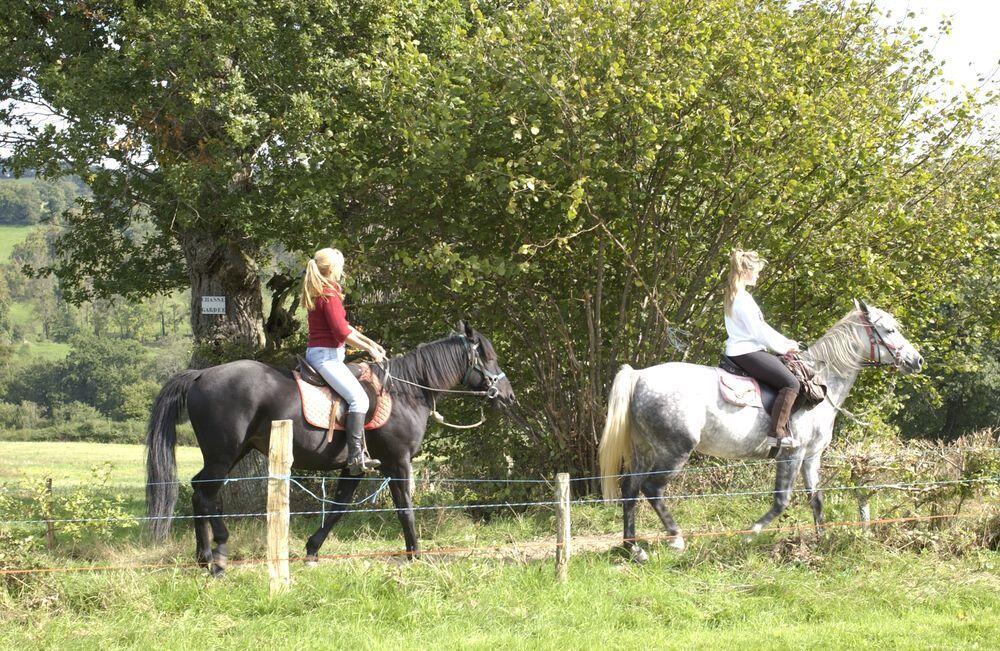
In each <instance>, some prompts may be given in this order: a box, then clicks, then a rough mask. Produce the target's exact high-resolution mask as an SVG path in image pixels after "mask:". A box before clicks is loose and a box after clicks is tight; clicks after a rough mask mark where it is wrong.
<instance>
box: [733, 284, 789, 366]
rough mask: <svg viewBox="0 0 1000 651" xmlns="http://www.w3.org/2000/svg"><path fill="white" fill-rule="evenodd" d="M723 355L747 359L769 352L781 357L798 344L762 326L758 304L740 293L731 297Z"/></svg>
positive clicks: (748, 295)
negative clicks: (758, 352) (731, 305)
mask: <svg viewBox="0 0 1000 651" xmlns="http://www.w3.org/2000/svg"><path fill="white" fill-rule="evenodd" d="M726 333H727V334H728V335H729V338H728V339H726V355H728V356H730V357H733V356H735V355H746V354H747V353H753V352H756V351H758V350H769V351H771V352H773V353H778V354H780V355H783V354H785V353H786V352H788V350H789V349H790V348H793V347H795V346H797V345H798V344H797V343H796V342H795V341H792V340H791V339H788V338H787V337H785V336H784V335H782V334H781V333H780V332H778V331H777V330H775V329H774V328H772V327H771V326H769V325H767V323H765V322H764V315H763V314H761V311H760V308H759V307H757V301H755V300H753V296H751V295H750V293H749V292H747V291H743V290H740V291H738V292H736V296H735V297H733V309H732V314H729V313H728V312H727V313H726Z"/></svg>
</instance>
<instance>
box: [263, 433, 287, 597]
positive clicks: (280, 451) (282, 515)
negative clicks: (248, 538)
mask: <svg viewBox="0 0 1000 651" xmlns="http://www.w3.org/2000/svg"><path fill="white" fill-rule="evenodd" d="M269 452H270V454H269V455H268V461H269V465H268V480H267V571H268V574H269V575H270V577H271V581H270V592H271V595H275V594H277V593H278V592H281V591H282V590H285V589H287V588H288V586H289V584H290V583H291V575H290V574H289V571H288V524H289V519H290V516H289V500H288V493H289V483H290V482H289V481H288V480H289V478H290V473H291V471H292V421H290V420H276V421H272V422H271V446H270V449H269Z"/></svg>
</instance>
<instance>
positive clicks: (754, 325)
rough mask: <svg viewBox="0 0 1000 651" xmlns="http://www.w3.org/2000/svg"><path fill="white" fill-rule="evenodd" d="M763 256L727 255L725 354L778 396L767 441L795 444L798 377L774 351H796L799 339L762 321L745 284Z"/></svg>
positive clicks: (787, 445)
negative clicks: (792, 423) (792, 424)
mask: <svg viewBox="0 0 1000 651" xmlns="http://www.w3.org/2000/svg"><path fill="white" fill-rule="evenodd" d="M763 267H764V260H762V259H761V258H760V256H758V255H757V253H756V252H755V251H740V250H734V251H733V252H732V254H731V255H730V258H729V282H728V284H727V286H726V333H727V334H728V335H729V338H728V339H726V356H727V357H729V358H731V359H732V360H733V361H734V362H735V363H736V364H737V365H738V366H739V367H740V368H742V369H743V370H744V371H746V372H747V373H749V374H750V375H751V376H752V377H754V378H756V379H757V380H759V381H761V382H764V383H765V384H767V385H769V386H771V387H773V388H774V389H776V390H777V391H778V396H777V398H776V399H775V402H774V408H773V409H772V410H771V437H770V438H769V439H768V443H770V444H771V445H780V446H781V447H784V448H794V447H797V446H798V442H797V441H796V440H795V438H794V437H793V436H791V435H790V434H789V432H788V418H789V416H790V415H791V413H792V405H793V404H794V403H795V398H796V397H797V396H798V395H799V381H798V380H797V379H796V378H795V376H794V375H792V373H791V371H789V370H788V369H787V368H786V367H785V365H784V364H782V363H781V360H780V359H778V358H777V356H776V355H784V354H786V353H797V352H799V345H798V343H796V342H794V341H792V340H791V339H788V338H787V337H785V336H783V335H782V334H781V333H779V332H778V331H776V330H775V329H774V328H772V327H771V326H769V325H767V323H766V322H765V321H764V316H763V314H761V311H760V308H759V307H757V302H756V301H754V300H753V296H751V295H750V292H748V291H747V286H750V285H755V284H756V283H757V276H758V274H759V273H760V270H761V269H762V268H763Z"/></svg>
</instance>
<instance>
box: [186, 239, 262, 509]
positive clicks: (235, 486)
mask: <svg viewBox="0 0 1000 651" xmlns="http://www.w3.org/2000/svg"><path fill="white" fill-rule="evenodd" d="M181 246H182V248H183V250H184V255H185V257H186V259H187V267H188V275H189V277H190V279H191V330H192V332H193V333H194V343H195V348H194V353H193V355H192V357H191V367H192V368H204V367H206V366H212V365H214V364H220V363H224V362H227V361H232V360H234V359H242V358H247V357H252V356H254V355H255V354H256V353H257V352H259V351H260V350H261V349H262V348H263V347H264V315H263V304H262V299H261V283H260V275H259V269H258V267H257V263H256V260H255V256H254V254H255V253H256V252H257V251H256V250H255V248H254V245H253V244H251V243H247V242H239V241H238V240H236V239H235V238H231V237H215V236H213V235H211V234H208V233H204V232H193V233H187V234H185V236H184V237H183V238H182V239H181ZM203 296H224V297H225V298H226V313H225V314H224V315H222V314H219V315H212V314H202V313H201V305H202V300H201V299H202V297H203ZM265 475H267V458H266V457H265V456H264V455H261V454H258V453H256V452H251V453H250V454H248V455H247V456H245V457H244V458H243V459H242V460H241V461H240V462H239V463H237V464H236V465H235V466H233V469H232V470H231V471H230V473H229V476H230V477H263V476H265ZM266 495H267V482H266V481H264V480H258V481H236V482H230V483H228V484H226V486H225V487H224V488H223V489H222V493H221V496H222V503H223V507H224V510H225V512H226V513H261V512H263V509H264V506H265V499H266Z"/></svg>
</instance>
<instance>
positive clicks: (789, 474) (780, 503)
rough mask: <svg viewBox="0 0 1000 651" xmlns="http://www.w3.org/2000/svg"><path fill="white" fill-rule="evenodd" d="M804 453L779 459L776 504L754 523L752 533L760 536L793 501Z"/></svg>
mask: <svg viewBox="0 0 1000 651" xmlns="http://www.w3.org/2000/svg"><path fill="white" fill-rule="evenodd" d="M802 456H803V454H802V452H801V451H798V450H796V451H795V452H793V453H792V455H791V456H789V457H786V458H781V457H780V456H779V457H778V470H777V472H776V473H775V477H774V502H773V503H772V504H771V509H770V510H769V511H768V512H767V513H765V514H764V515H763V516H762V517H761V518H760V519H759V520H757V522H755V523H754V525H753V528H752V529H751V531H752V532H753V533H754V534H758V533H760V532H761V531H763V530H764V527H766V526H767V525H769V524H770V523H771V521H772V520H774V519H775V518H776V517H778V516H779V515H781V514H782V513H783V512H784V511H785V509H786V508H788V503H789V502H790V501H791V499H792V485H793V484H794V483H795V475H796V474H797V473H798V471H799V466H801V465H802Z"/></svg>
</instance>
